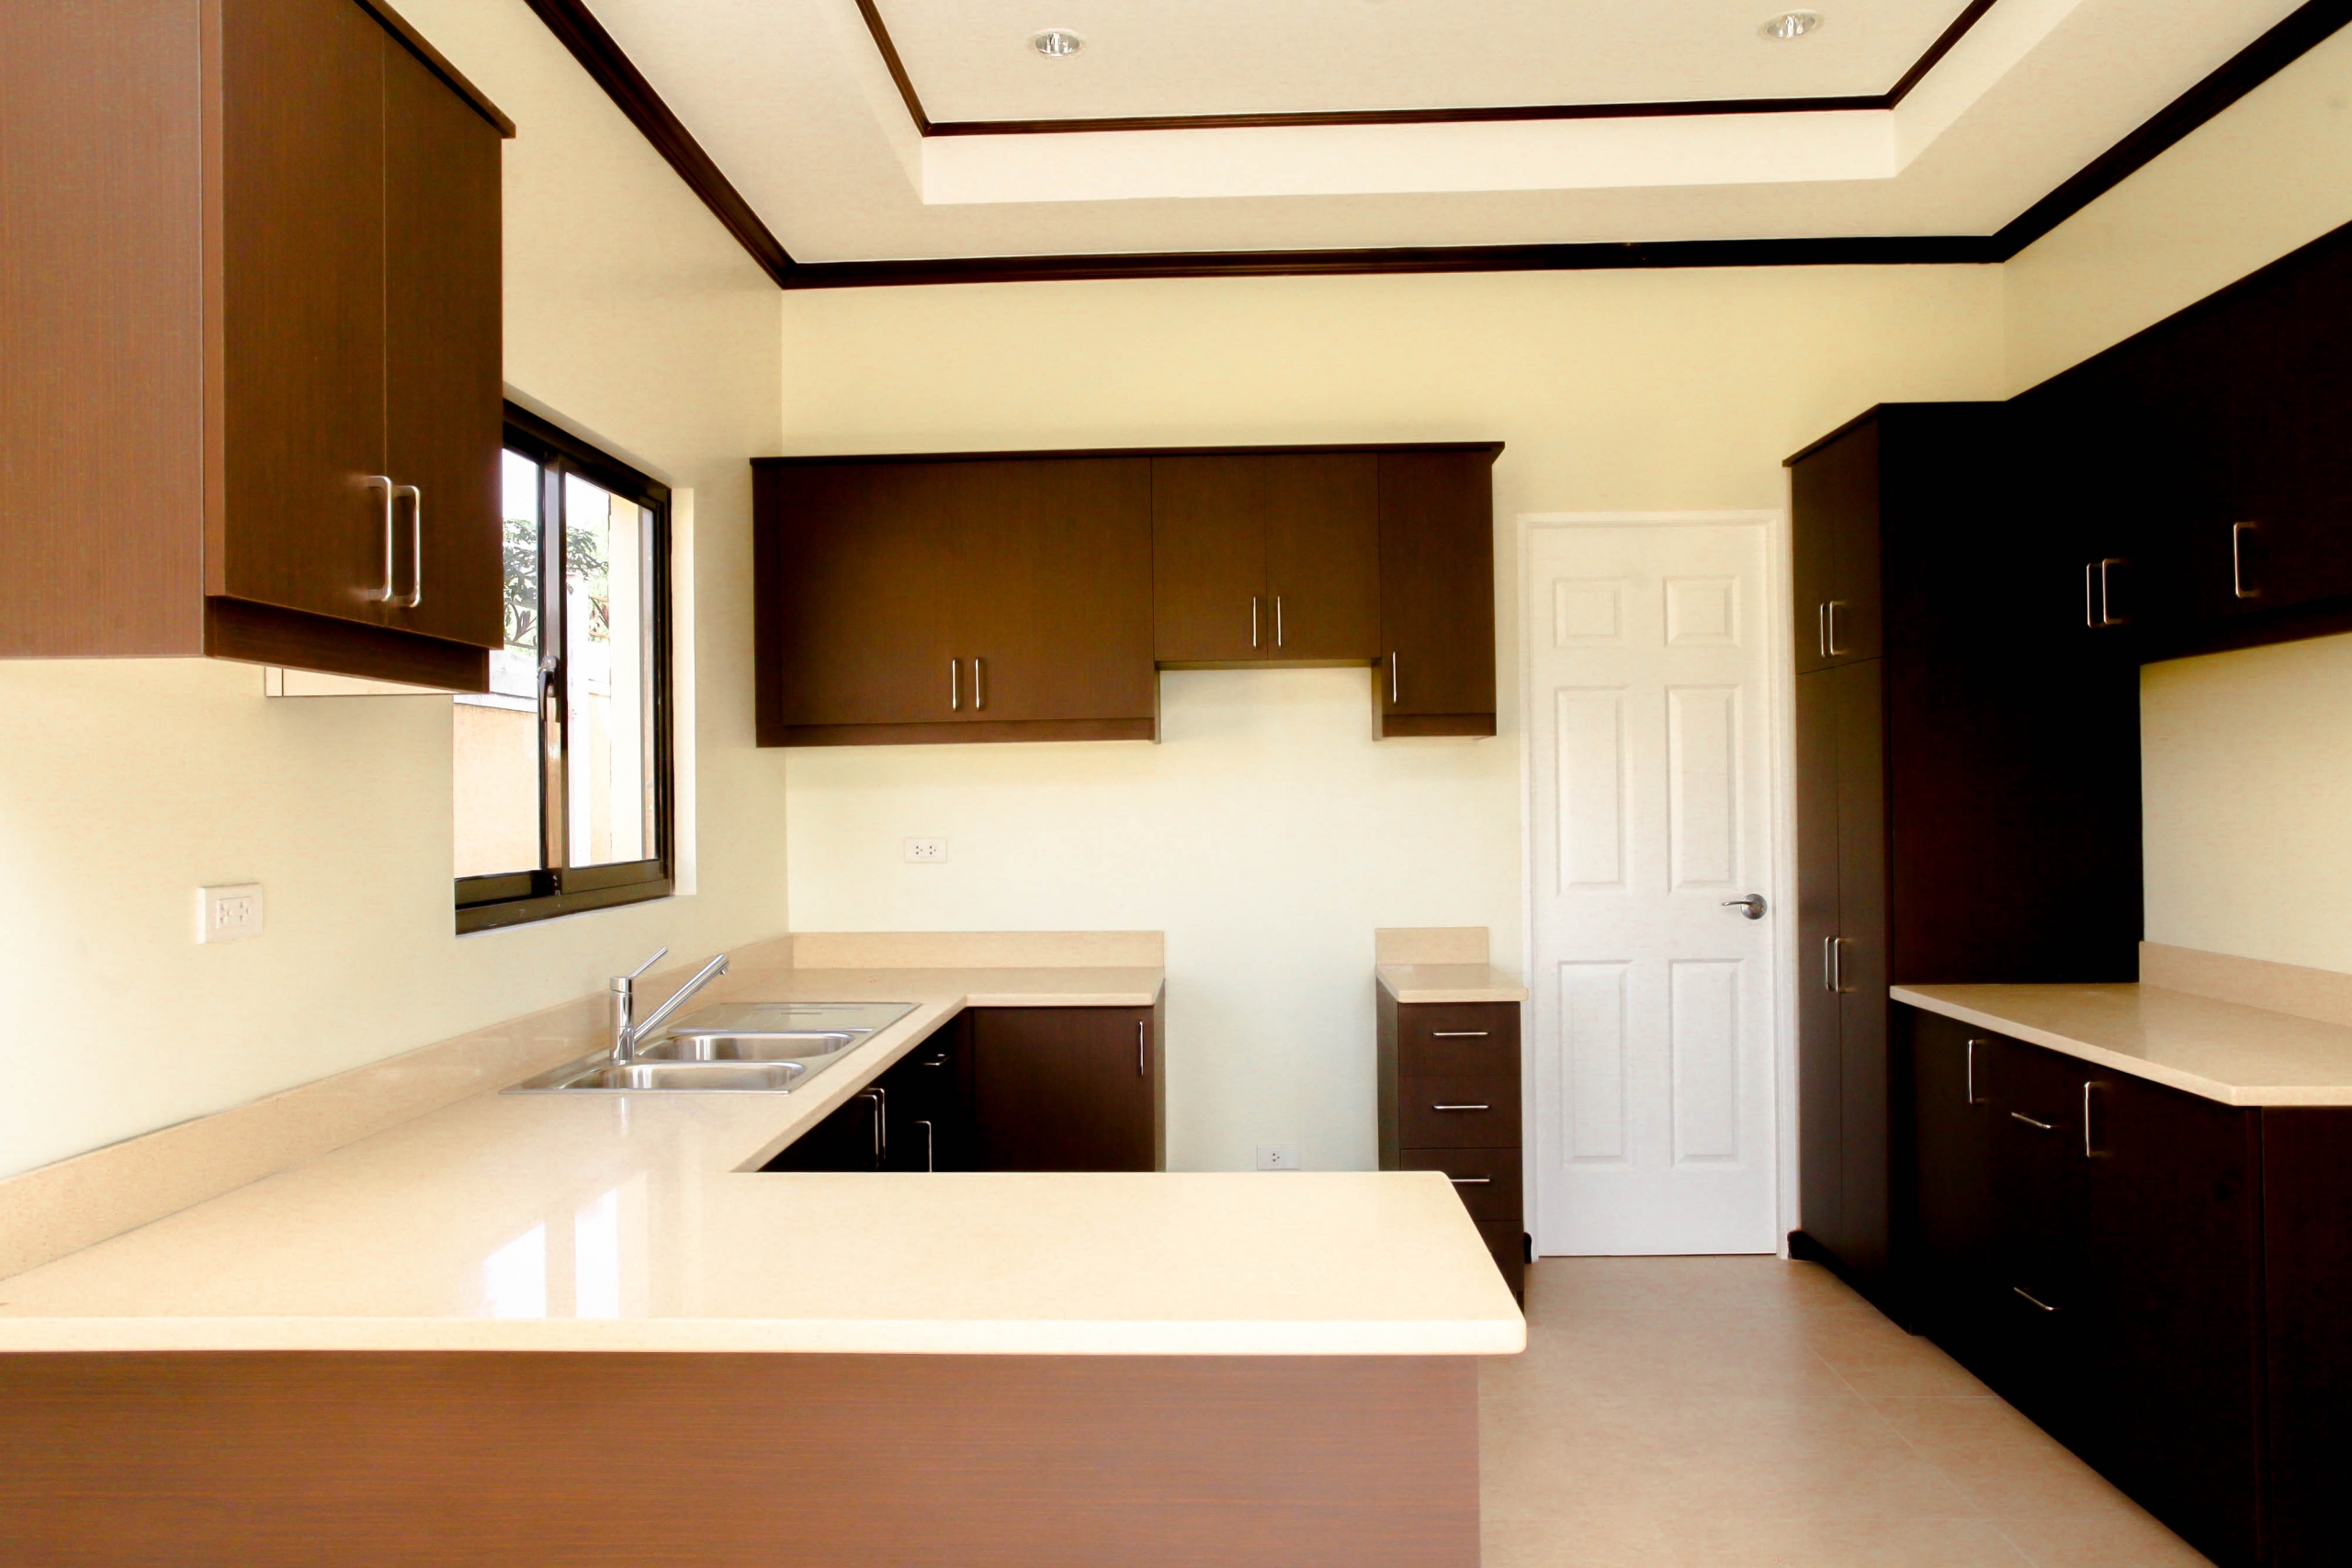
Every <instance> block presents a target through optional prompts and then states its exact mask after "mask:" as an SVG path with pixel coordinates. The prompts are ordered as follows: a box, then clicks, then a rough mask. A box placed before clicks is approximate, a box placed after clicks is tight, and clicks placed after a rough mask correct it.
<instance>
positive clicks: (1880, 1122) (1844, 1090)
mask: <svg viewBox="0 0 2352 1568" xmlns="http://www.w3.org/2000/svg"><path fill="white" fill-rule="evenodd" d="M1884 669H1885V661H1884V660H1875V659H1873V660H1867V661H1865V662H1861V663H1856V664H1847V665H1842V666H1840V667H1838V669H1836V670H1834V671H1829V672H1828V673H1829V676H1830V679H1831V681H1832V682H1834V689H1835V692H1836V698H1835V701H1836V705H1837V710H1838V937H1837V946H1836V950H1835V952H1834V953H1833V955H1832V956H1833V963H1832V964H1831V968H1832V970H1833V978H1834V979H1835V980H1836V982H1837V985H1838V998H1837V1000H1838V1099H1839V1103H1840V1109H1839V1112H1838V1114H1839V1121H1840V1123H1841V1133H1842V1141H1843V1143H1844V1145H1845V1147H1844V1154H1843V1160H1844V1169H1843V1171H1842V1172H1841V1188H1842V1198H1841V1204H1842V1209H1843V1213H1842V1216H1841V1230H1842V1234H1843V1236H1844V1240H1843V1244H1842V1245H1841V1246H1840V1247H1838V1257H1839V1258H1840V1260H1841V1261H1842V1262H1844V1264H1845V1265H1846V1268H1847V1270H1848V1273H1849V1277H1850V1278H1852V1279H1853V1280H1854V1281H1855V1283H1856V1284H1857V1285H1859V1286H1860V1287H1861V1288H1862V1289H1863V1290H1864V1291H1865V1292H1871V1288H1872V1286H1873V1285H1876V1284H1879V1283H1880V1282H1882V1281H1883V1280H1884V1279H1885V1276H1886V1270H1887V1265H1888V1261H1889V1255H1888V1242H1889V1235H1888V1225H1889V1222H1890V1217H1891V1208H1890V1205H1891V1203H1892V1201H1893V1195H1892V1193H1891V1192H1890V1191H1889V1181H1890V1179H1891V1176H1892V1156H1891V1151H1890V1147H1889V1142H1888V1131H1889V1126H1890V1122H1889V1117H1890V1113H1891V1111H1893V1107H1892V1105H1891V1104H1890V1103H1889V1101H1888V1093H1889V1085H1890V1082H1891V1075H1890V1073H1889V1070H1888V1055H1887V1038H1886V1032H1887V1007H1888V1002H1887V999H1886V985H1887V972H1886V937H1887V897H1886V738H1885V716H1884V695H1883V672H1884ZM1879 1304H1880V1305H1881V1306H1885V1305H1887V1303H1886V1301H1885V1300H1884V1299H1883V1294H1882V1296H1881V1299H1880V1302H1879Z"/></svg>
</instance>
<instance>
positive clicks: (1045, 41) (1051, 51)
mask: <svg viewBox="0 0 2352 1568" xmlns="http://www.w3.org/2000/svg"><path fill="white" fill-rule="evenodd" d="M1029 41H1030V42H1031V43H1032V44H1034V45H1035V46H1036V50H1037V52H1038V53H1039V54H1042V55H1044V56H1045V57H1046V59H1048V60H1066V59H1068V58H1069V56H1071V55H1073V54H1076V53H1077V52H1078V51H1080V50H1081V49H1084V48H1085V47H1086V40H1085V39H1082V38H1080V37H1079V36H1078V35H1077V34H1076V33H1074V32H1072V31H1070V30H1069V28H1046V30H1045V31H1044V32H1042V33H1039V34H1038V35H1037V36H1036V37H1035V38H1033V39H1030V40H1029Z"/></svg>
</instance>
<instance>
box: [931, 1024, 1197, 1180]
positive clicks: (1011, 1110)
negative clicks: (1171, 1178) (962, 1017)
mask: <svg viewBox="0 0 2352 1568" xmlns="http://www.w3.org/2000/svg"><path fill="white" fill-rule="evenodd" d="M1155 1014H1156V1010H1155V1009H1151V1008H983V1009H979V1010H976V1011H975V1012H974V1013H973V1014H972V1015H971V1016H972V1091H973V1093H972V1099H973V1104H972V1110H973V1118H974V1122H975V1126H976V1130H977V1136H978V1147H979V1164H980V1168H981V1169H982V1170H1159V1169H1163V1168H1165V1167H1166V1166H1167V1163H1168V1150H1167V1127H1166V1098H1165V1094H1164V1092H1163V1088H1162V1084H1163V1075H1162V1073H1161V1071H1160V1053H1159V1039H1158V1034H1159V1031H1158V1029H1157V1028H1156V1027H1155V1025H1156V1023H1157V1021H1158V1020H1157V1018H1156V1016H1155Z"/></svg>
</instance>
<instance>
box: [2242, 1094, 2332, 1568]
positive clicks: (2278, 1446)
mask: <svg viewBox="0 0 2352 1568" xmlns="http://www.w3.org/2000/svg"><path fill="white" fill-rule="evenodd" d="M2261 1117H2262V1227H2263V1284H2264V1309H2263V1320H2264V1325H2265V1329H2266V1332H2267V1338H2268V1355H2267V1396H2268V1404H2269V1434H2268V1435H2269V1445H2268V1446H2269V1461H2270V1463H2269V1473H2268V1477H2267V1479H2268V1481H2269V1499H2270V1529H2271V1540H2270V1549H2271V1561H2272V1562H2275V1563H2278V1564H2280V1565H2281V1568H2289V1565H2292V1568H2301V1565H2303V1564H2307V1563H2310V1564H2316V1563H2324V1562H2342V1561H2343V1558H2344V1541H2345V1505H2344V1490H2343V1489H2344V1477H2345V1475H2346V1472H2352V1335H2347V1334H2346V1333H2345V1331H2344V1312H2345V1303H2346V1302H2347V1301H2352V1225H2346V1224H2345V1223H2344V1216H2345V1215H2346V1213H2352V1111H2347V1110H2346V1109H2344V1108H2342V1107H2335V1106H2297V1107H2289V1108H2284V1109H2270V1110H2266V1111H2262V1112H2261Z"/></svg>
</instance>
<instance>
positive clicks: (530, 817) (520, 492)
mask: <svg viewBox="0 0 2352 1568" xmlns="http://www.w3.org/2000/svg"><path fill="white" fill-rule="evenodd" d="M542 478H543V470H542V469H541V468H540V467H539V465H538V464H537V463H536V462H533V461H532V460H531V459H530V458H528V457H524V456H523V455H522V454H520V453H518V452H508V453H506V454H505V455H504V459H503V466H502V468H501V472H500V489H501V491H502V494H503V501H504V507H503V514H504V517H505V523H504V535H505V537H504V557H505V580H506V581H505V598H506V606H505V607H506V646H505V647H504V648H502V649H493V650H492V653H491V656H490V691H489V693H488V694H485V695H475V694H471V693H469V694H465V695H463V696H460V697H458V700H457V703H456V705H455V708H454V712H453V718H452V724H453V732H452V735H451V738H450V739H451V758H452V761H453V764H454V768H453V773H454V776H455V779H456V798H455V801H454V802H453V804H454V807H455V817H454V826H455V828H456V832H455V834H454V849H455V851H456V860H457V874H458V875H459V876H488V875H493V874H498V873H501V872H518V871H535V870H537V869H538V868H539V866H540V865H542V864H543V863H545V858H546V856H545V852H544V850H543V848H542V844H543V833H542V827H541V818H540V812H539V793H540V784H539V748H540V734H539V636H540V622H541V616H540V614H539V581H540V569H541V563H540V552H541V548H542V545H541V538H540V533H541V530H540V515H539V513H540V508H541V501H540V492H541V490H542V488H543V486H542Z"/></svg>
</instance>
